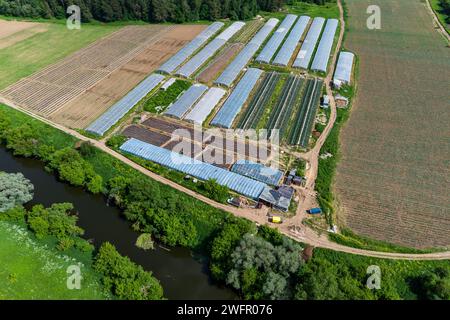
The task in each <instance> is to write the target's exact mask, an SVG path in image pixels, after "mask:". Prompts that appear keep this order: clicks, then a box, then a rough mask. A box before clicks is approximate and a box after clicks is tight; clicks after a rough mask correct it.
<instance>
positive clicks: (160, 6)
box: [0, 0, 285, 23]
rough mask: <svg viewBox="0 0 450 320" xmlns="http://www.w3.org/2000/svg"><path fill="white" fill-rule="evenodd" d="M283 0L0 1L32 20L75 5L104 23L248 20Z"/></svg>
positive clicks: (5, 10) (2, 10)
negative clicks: (123, 21) (124, 21)
mask: <svg viewBox="0 0 450 320" xmlns="http://www.w3.org/2000/svg"><path fill="white" fill-rule="evenodd" d="M284 2H285V0H70V1H68V0H61V1H58V0H0V14H3V15H10V16H20V17H31V18H59V19H62V18H65V17H66V9H67V7H68V6H70V5H73V4H75V5H78V6H79V7H80V9H81V16H82V19H83V20H84V21H85V22H86V21H90V20H93V19H94V20H99V21H103V22H111V21H121V20H141V21H146V22H177V23H182V22H188V21H197V20H216V19H223V18H230V19H233V20H237V19H249V18H252V17H254V16H255V15H256V14H257V12H258V11H259V10H267V11H274V10H278V9H279V8H280V7H281V6H282V5H284Z"/></svg>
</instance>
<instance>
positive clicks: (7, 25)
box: [0, 20, 47, 49]
mask: <svg viewBox="0 0 450 320" xmlns="http://www.w3.org/2000/svg"><path fill="white" fill-rule="evenodd" d="M46 31H47V26H46V25H45V24H42V23H33V22H22V21H4V20H0V49H3V48H7V47H9V46H12V45H14V44H16V43H18V42H20V41H23V40H25V39H28V38H30V37H31V36H33V35H35V34H36V33H40V32H46Z"/></svg>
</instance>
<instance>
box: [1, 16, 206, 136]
mask: <svg viewBox="0 0 450 320" xmlns="http://www.w3.org/2000/svg"><path fill="white" fill-rule="evenodd" d="M203 28H204V26H202V25H195V26H163V25H151V26H128V27H125V28H122V29H121V30H119V31H117V32H115V33H113V34H111V35H110V36H108V37H106V38H103V39H101V40H99V41H97V42H95V43H94V44H92V45H90V46H88V47H86V48H84V49H82V50H80V51H77V52H76V53H75V54H73V55H71V56H69V57H67V58H66V59H64V60H62V61H60V62H58V63H56V64H54V65H51V66H49V67H47V68H45V69H43V70H42V71H40V72H38V73H35V74H34V75H32V76H30V77H28V78H25V79H22V80H21V81H19V82H17V83H16V84H14V85H12V86H10V87H8V88H6V89H5V90H3V91H2V92H1V93H0V94H1V95H3V96H4V97H6V98H7V99H10V100H11V101H14V102H15V103H17V104H18V105H20V106H22V107H23V108H25V109H27V110H30V111H31V112H34V113H36V114H39V115H41V116H44V117H47V118H49V119H52V120H53V121H55V122H59V123H62V124H64V125H66V126H68V127H74V128H84V127H85V126H87V125H88V124H89V123H91V122H92V121H93V120H95V119H96V118H97V117H98V116H99V115H100V114H102V113H103V112H104V111H106V110H107V109H108V108H109V107H110V106H111V105H112V104H113V103H114V102H116V101H118V100H119V99H120V98H121V97H123V96H124V95H125V94H126V93H127V92H128V91H130V90H131V89H132V88H133V87H135V86H136V85H137V84H138V83H139V82H140V81H142V80H143V79H144V78H145V77H146V76H147V75H148V74H149V73H150V72H152V71H153V70H154V69H156V68H157V67H158V66H159V65H160V64H161V63H162V62H164V61H165V60H167V59H168V58H169V57H170V56H171V55H172V54H174V53H175V52H177V51H178V50H179V49H180V48H181V47H182V46H184V45H185V44H186V43H187V42H188V41H190V40H191V39H192V38H193V37H195V36H196V35H197V34H198V33H199V32H201V30H203Z"/></svg>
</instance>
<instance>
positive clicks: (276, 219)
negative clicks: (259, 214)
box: [269, 216, 283, 224]
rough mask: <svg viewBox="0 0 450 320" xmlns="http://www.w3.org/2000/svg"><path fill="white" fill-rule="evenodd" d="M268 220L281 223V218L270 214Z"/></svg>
mask: <svg viewBox="0 0 450 320" xmlns="http://www.w3.org/2000/svg"><path fill="white" fill-rule="evenodd" d="M269 222H272V223H276V224H281V223H283V219H282V218H281V217H279V216H271V217H269Z"/></svg>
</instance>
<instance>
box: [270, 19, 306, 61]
mask: <svg viewBox="0 0 450 320" xmlns="http://www.w3.org/2000/svg"><path fill="white" fill-rule="evenodd" d="M310 20H311V18H310V17H308V16H301V17H300V18H299V19H298V21H297V23H296V24H295V26H294V27H293V28H292V30H291V33H289V36H288V37H287V39H286V41H285V42H284V44H283V46H282V47H281V49H280V51H279V52H278V54H277V56H276V57H275V59H274V60H273V64H276V65H280V66H287V65H288V64H289V61H290V60H291V57H292V55H293V54H294V51H295V48H297V45H298V43H299V42H300V39H301V38H302V36H303V33H305V30H306V27H307V26H308V23H309V21H310Z"/></svg>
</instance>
